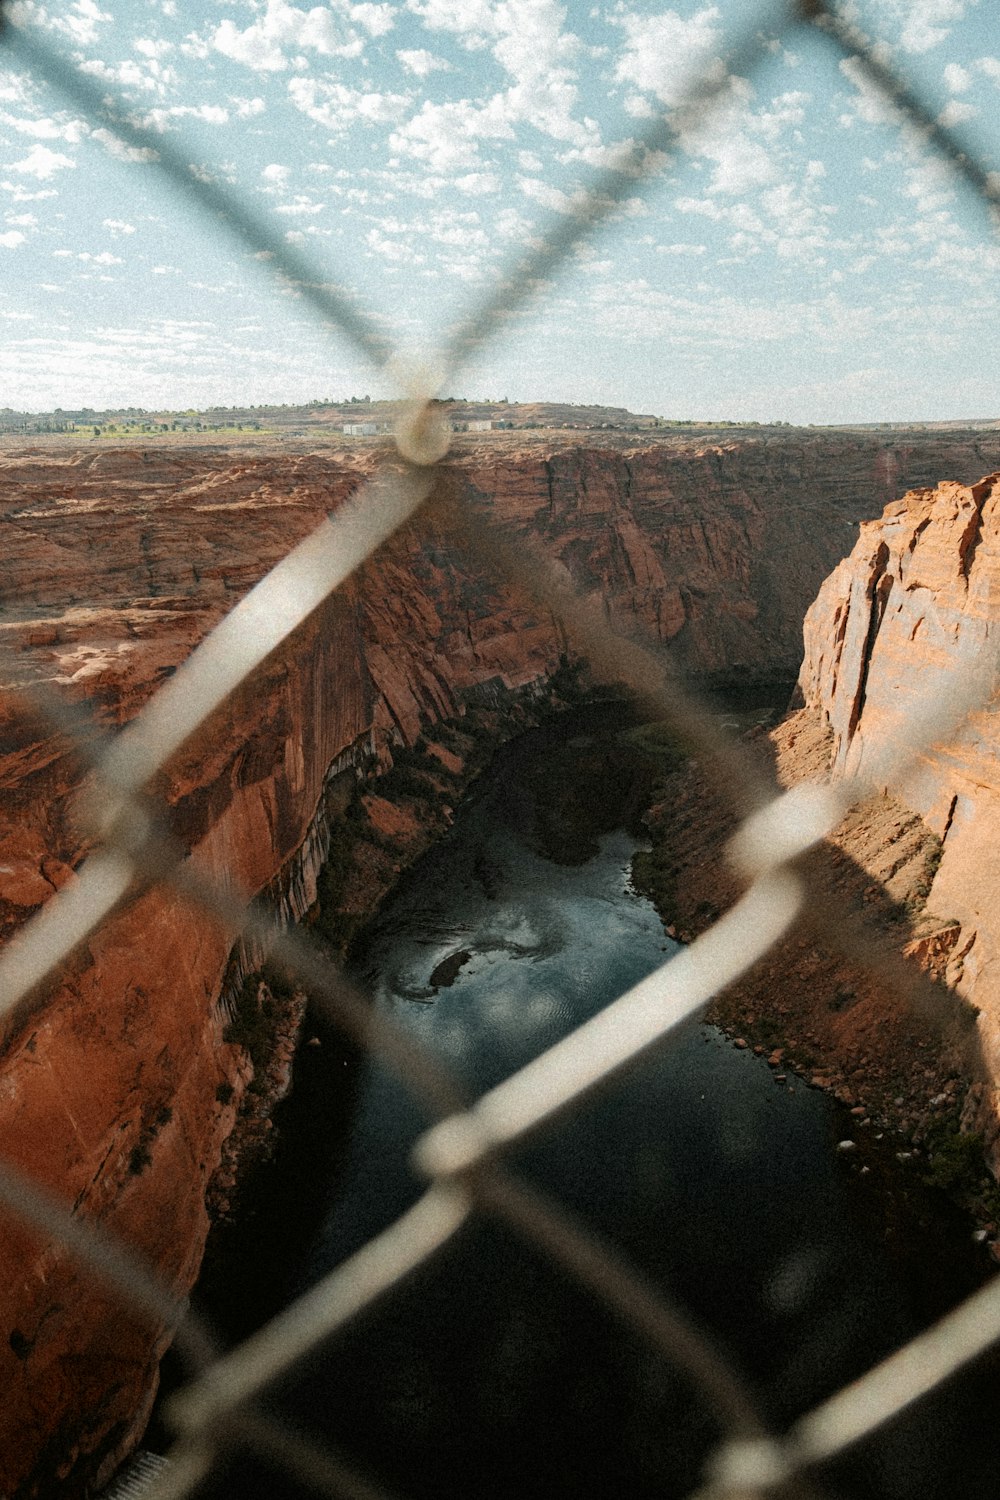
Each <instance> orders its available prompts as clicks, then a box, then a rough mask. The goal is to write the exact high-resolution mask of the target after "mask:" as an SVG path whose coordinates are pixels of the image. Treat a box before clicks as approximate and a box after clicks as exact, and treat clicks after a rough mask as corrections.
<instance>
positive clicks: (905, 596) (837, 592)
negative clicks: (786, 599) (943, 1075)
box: [799, 474, 1000, 1166]
mask: <svg viewBox="0 0 1000 1500" xmlns="http://www.w3.org/2000/svg"><path fill="white" fill-rule="evenodd" d="M998 630H1000V474H993V475H990V476H988V477H987V478H985V479H982V480H981V481H979V482H978V483H975V484H971V485H961V484H956V483H945V484H941V485H939V486H938V487H937V488H936V489H933V490H932V489H920V490H914V491H911V492H910V493H908V494H907V495H905V496H904V497H903V498H902V499H901V500H898V501H896V502H894V503H893V504H891V505H889V506H887V507H886V509H885V512H884V514H883V515H882V517H881V518H880V519H879V520H876V521H872V522H870V523H868V524H866V525H864V526H862V528H861V537H860V539H859V541H858V543H857V545H856V547H855V548H854V551H853V552H852V553H851V555H850V557H848V558H847V559H846V560H845V561H844V562H843V563H841V564H840V566H839V567H838V568H837V569H836V570H835V571H834V573H833V574H832V575H831V576H830V578H828V579H827V581H826V583H824V585H823V587H822V589H821V590H820V593H819V595H818V597H817V599H816V601H815V603H814V605H813V606H812V608H811V609H810V610H809V613H808V615H807V616H806V622H805V641H806V655H805V661H804V663H803V667H802V674H801V677H800V679H799V681H800V687H801V690H802V693H803V696H804V698H805V701H806V704H807V706H810V707H812V708H814V709H816V710H817V711H818V712H820V713H821V714H822V716H823V717H824V718H825V719H826V721H827V722H828V723H829V725H830V727H831V728H832V731H833V761H834V766H835V767H836V768H837V769H838V770H844V771H858V772H861V773H863V774H864V773H866V772H871V773H872V774H874V775H876V776H877V774H878V772H877V767H878V756H879V753H880V752H881V751H882V750H883V749H884V748H885V747H886V746H894V745H900V744H901V745H903V746H905V745H907V744H908V743H909V742H910V741H911V739H912V736H913V733H914V731H913V727H912V726H913V725H914V724H916V723H918V722H919V716H920V714H921V713H922V712H925V711H926V709H927V708H928V706H931V707H935V708H938V709H940V711H941V714H942V720H943V721H947V720H948V719H950V718H951V717H952V709H951V707H950V705H952V704H953V703H954V702H955V701H956V695H961V693H962V691H963V690H964V689H966V688H968V687H972V688H974V689H975V690H976V691H978V690H979V689H980V688H985V689H986V702H985V705H984V706H979V705H978V701H977V706H976V707H975V708H974V709H973V711H972V712H971V713H969V714H967V715H965V714H963V716H962V717H961V719H960V721H959V722H958V724H957V726H955V727H952V726H950V725H946V722H942V724H941V725H940V726H938V729H937V731H936V732H935V735H934V740H935V743H933V744H932V745H931V747H930V748H929V749H928V750H927V751H926V752H925V753H923V754H921V755H920V756H919V758H918V759H917V761H916V763H915V765H913V766H912V767H911V768H910V769H909V771H908V772H907V774H906V775H905V777H904V778H903V779H902V780H901V781H899V782H898V783H897V784H896V785H895V786H894V788H893V790H895V791H897V792H898V794H899V795H900V796H901V797H902V798H903V799H904V800H905V801H906V803H907V804H908V805H909V806H910V807H912V808H913V809H914V810H915V811H917V812H919V813H920V815H921V816H922V817H923V819H924V821H925V822H926V823H927V825H928V826H929V827H930V828H931V829H932V830H933V832H934V833H936V834H937V835H938V837H939V838H940V839H941V840H942V841H943V849H942V853H941V860H940V865H939V866H938V868H937V871H936V874H935V875H934V879H933V884H932V885H931V887H930V892H929V896H928V903H927V905H928V911H929V912H930V913H932V914H934V915H935V916H936V917H937V918H939V919H940V921H941V923H942V925H948V928H949V943H950V946H949V954H950V960H949V962H948V964H947V968H946V977H947V979H948V982H949V983H950V984H952V985H953V986H954V987H955V988H956V989H957V991H958V992H959V994H961V995H962V996H964V997H965V998H966V999H967V1000H968V1001H969V1002H970V1003H971V1004H972V1005H974V1006H975V1007H976V1009H977V1010H978V1011H979V1018H978V1027H979V1036H980V1043H981V1047H982V1054H983V1058H984V1063H985V1078H984V1080H983V1082H982V1083H981V1084H980V1085H979V1086H978V1087H977V1088H976V1089H974V1090H973V1092H972V1097H971V1103H970V1105H969V1106H968V1108H967V1111H966V1123H967V1124H968V1125H969V1126H970V1127H973V1126H974V1127H976V1128H979V1129H981V1130H982V1131H983V1133H984V1135H985V1138H986V1142H987V1146H988V1148H989V1151H990V1154H991V1158H992V1161H993V1163H994V1165H995V1166H1000V1093H998V1089H997V1082H996V1081H997V1080H998V1079H1000V916H998V912H1000V729H998V725H997V713H996V700H995V691H996V682H997V669H998V666H1000V657H998V652H997V640H998ZM956 923H957V924H959V926H958V928H957V929H956V927H955V924H956Z"/></svg>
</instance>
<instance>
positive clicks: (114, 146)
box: [92, 125, 160, 165]
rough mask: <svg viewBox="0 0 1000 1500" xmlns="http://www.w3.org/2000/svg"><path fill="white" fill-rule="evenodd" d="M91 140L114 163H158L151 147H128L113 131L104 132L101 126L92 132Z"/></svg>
mask: <svg viewBox="0 0 1000 1500" xmlns="http://www.w3.org/2000/svg"><path fill="white" fill-rule="evenodd" d="M92 139H93V140H95V141H97V142H98V143H99V144H100V145H102V146H103V147H104V149H105V151H106V152H107V153H108V155H109V156H113V157H114V158H115V160H116V161H128V162H133V163H135V164H136V165H138V164H140V163H142V162H154V161H159V159H160V158H159V155H158V153H157V152H156V151H154V150H153V148H152V146H129V145H127V144H126V143H125V141H122V140H119V138H118V136H116V135H115V133H114V131H113V130H105V128H104V126H103V125H101V126H100V127H99V128H98V129H97V130H95V131H93V132H92Z"/></svg>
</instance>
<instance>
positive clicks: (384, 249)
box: [365, 229, 427, 266]
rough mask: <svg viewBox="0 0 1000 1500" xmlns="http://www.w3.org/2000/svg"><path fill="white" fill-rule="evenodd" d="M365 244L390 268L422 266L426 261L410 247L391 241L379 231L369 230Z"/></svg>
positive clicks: (403, 243)
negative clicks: (386, 262)
mask: <svg viewBox="0 0 1000 1500" xmlns="http://www.w3.org/2000/svg"><path fill="white" fill-rule="evenodd" d="M365 244H366V245H367V246H368V248H369V250H371V251H372V253H373V254H375V255H378V256H380V257H381V258H382V259H383V260H386V261H388V262H389V264H390V265H391V266H422V265H424V264H425V262H426V260H427V257H426V256H425V255H421V254H420V253H419V251H417V250H414V248H413V246H412V245H410V244H408V243H406V242H405V241H403V240H391V239H389V238H388V237H387V236H386V235H384V234H383V233H382V231H381V230H380V229H370V230H369V231H368V233H367V234H366V235H365Z"/></svg>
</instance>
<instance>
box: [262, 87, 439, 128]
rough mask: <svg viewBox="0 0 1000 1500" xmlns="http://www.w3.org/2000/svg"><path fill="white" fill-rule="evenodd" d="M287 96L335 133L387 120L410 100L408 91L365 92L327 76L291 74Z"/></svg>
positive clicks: (399, 114)
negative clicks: (354, 126) (307, 76)
mask: <svg viewBox="0 0 1000 1500" xmlns="http://www.w3.org/2000/svg"><path fill="white" fill-rule="evenodd" d="M288 97H289V98H290V99H291V101H292V103H293V104H294V105H295V108H296V109H299V110H301V111H302V113H303V114H304V115H308V117H309V118H310V119H311V120H315V121H316V123H317V124H318V125H322V126H324V127H325V128H326V129H327V130H330V131H333V132H334V134H337V135H339V134H342V133H343V132H344V131H345V130H347V129H348V128H349V127H350V126H351V125H354V124H355V123H361V124H364V125H385V124H390V123H392V122H393V121H395V120H398V119H399V118H400V116H401V115H402V113H403V111H404V110H405V109H406V108H407V107H408V105H409V103H410V96H409V95H408V94H380V93H377V92H375V91H368V92H366V91H365V90H363V89H352V88H348V87H347V85H346V84H343V83H335V82H333V81H332V80H330V79H327V78H292V79H290V80H289V83H288Z"/></svg>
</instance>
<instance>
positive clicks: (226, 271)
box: [0, 0, 1000, 423]
mask: <svg viewBox="0 0 1000 1500" xmlns="http://www.w3.org/2000/svg"><path fill="white" fill-rule="evenodd" d="M840 9H841V12H842V13H843V14H845V15H846V16H847V18H848V19H849V20H851V21H852V23H853V24H855V25H856V26H858V27H859V28H861V29H862V30H863V31H864V32H865V34H866V35H867V36H868V37H869V38H871V39H872V40H874V41H876V42H877V44H878V47H879V55H880V56H881V57H882V58H883V59H885V60H887V61H890V62H891V63H892V65H893V66H894V67H895V68H896V69H898V71H899V72H900V73H901V74H902V75H903V76H904V77H905V78H906V79H907V80H909V81H910V82H912V83H913V84H915V85H916V86H917V88H918V89H919V91H920V93H921V95H922V97H924V98H925V100H926V101H927V103H928V105H929V106H930V109H931V112H932V113H933V114H934V115H935V117H937V118H938V119H939V120H941V121H942V122H943V123H945V124H947V125H949V126H951V127H953V128H954V129H955V131H956V132H957V133H958V134H959V135H960V136H961V137H962V139H963V140H964V141H965V142H967V143H968V144H969V146H970V147H971V148H972V149H973V150H974V151H975V153H976V155H977V156H978V157H979V158H980V159H982V160H983V161H984V163H985V164H986V166H987V167H988V168H990V169H993V168H996V169H997V170H998V171H1000V19H998V17H997V13H996V8H995V4H994V0H841V4H840ZM10 13H11V15H12V18H13V20H14V22H15V23H16V27H17V28H19V29H21V30H23V31H24V32H26V33H27V34H29V35H37V36H40V37H41V38H42V40H44V42H45V43H46V45H47V46H48V47H50V48H55V49H58V50H59V51H60V52H61V53H62V55H63V56H65V57H67V58H69V59H71V60H72V62H73V63H74V64H75V65H76V66H77V67H78V68H79V69H80V70H81V71H82V73H83V74H84V75H85V77H86V78H87V80H88V81H89V82H90V83H92V84H93V85H95V86H96V87H97V88H98V89H99V91H100V93H101V96H102V97H103V98H104V100H105V101H106V109H107V113H106V114H105V115H104V116H98V117H94V116H91V115H88V114H86V113H84V112H81V109H80V107H79V105H78V104H74V103H73V102H72V101H68V100H67V98H66V97H64V96H62V95H60V94H59V93H58V92H57V91H56V89H55V88H54V87H53V86H52V85H51V84H50V83H48V82H47V81H46V80H45V79H44V78H43V77H41V76H39V74H38V71H37V68H35V69H33V70H32V69H28V68H27V67H26V66H25V64H24V61H23V54H21V53H19V51H18V49H17V45H16V43H15V44H14V45H11V46H8V47H7V48H6V49H4V48H3V47H0V382H2V385H0V406H4V405H6V406H11V407H14V408H15V409H19V410H21V409H23V410H29V411H42V410H52V409H54V408H56V407H62V408H65V409H76V408H79V407H81V406H89V407H93V408H95V409H102V408H105V407H123V406H138V407H144V408H147V409H149V410H155V409H162V408H170V409H185V408H189V407H196V408H201V407H205V406H209V405H213V404H223V405H237V404H240V405H242V404H248V403H252V404H265V403H270V402H289V403H295V402H300V401H309V400H313V399H316V398H322V399H332V400H340V399H345V398H347V397H349V396H351V395H359V396H360V395H363V394H370V395H371V396H372V397H373V398H374V397H378V396H388V395H393V394H395V392H396V390H397V388H398V387H397V386H396V385H394V379H395V377H394V376H393V377H390V376H389V375H388V374H387V373H386V372H385V371H384V370H381V369H379V368H377V367H376V366H375V365H373V364H372V363H371V362H370V361H369V360H368V358H367V357H366V356H364V355H363V354H362V353H359V351H358V350H357V349H356V348H355V347H354V346H353V345H352V344H351V342H350V340H349V339H347V338H346V337H345V336H344V335H343V334H342V333H340V332H338V331H337V330H336V329H334V328H331V327H330V326H328V325H326V324H325V323H324V320H323V319H321V318H318V317H317V316H316V314H315V312H314V311H313V310H311V308H310V307H309V305H308V302H307V299H306V298H305V297H304V296H303V292H302V287H301V285H296V284H295V283H294V282H289V281H288V280H287V278H285V279H283V278H281V277H279V276H276V275H275V274H274V267H273V265H270V264H269V263H268V257H267V255H266V254H262V253H261V252H260V251H255V250H254V249H253V248H251V247H248V246H246V245H244V244H241V243H239V242H238V241H236V240H235V239H234V238H233V237H232V236H231V235H230V234H229V233H228V232H227V231H226V228H225V226H224V224H223V223H222V222H221V220H220V217H219V215H218V214H212V213H206V212H205V210H204V209H203V208H202V207H200V206H199V205H198V204H196V203H194V202H193V201H191V200H190V199H189V198H187V197H186V196H185V195H184V194H183V193H182V192H180V191H179V190H178V189H177V188H176V186H174V185H172V184H171V183H170V182H169V181H167V180H166V179H165V177H164V175H163V173H162V172H161V171H160V170H159V169H158V166H157V157H158V156H159V155H160V154H161V152H162V150H166V149H172V150H173V152H174V153H180V155H181V158H182V160H183V161H184V162H185V163H186V164H188V165H189V166H190V168H191V170H192V171H193V172H194V173H195V174H197V176H198V177H199V178H200V179H202V180H203V181H205V180H208V181H217V182H220V183H222V184H223V185H225V186H226V187H227V188H228V189H230V190H231V191H234V192H236V193H238V194H239V196H240V198H241V199H242V200H243V202H244V203H245V205H246V207H247V208H248V209H249V210H250V211H251V212H252V213H253V214H255V215H259V216H261V217H262V218H263V220H264V221H265V222H266V224H267V225H268V226H269V228H270V231H271V232H272V233H273V234H276V235H277V236H279V237H280V239H281V241H282V242H283V243H285V244H287V245H289V246H291V247H293V248H294V250H295V251H296V252H297V253H299V254H300V255H301V256H304V257H305V258H306V261H307V263H308V265H309V267H310V272H309V275H310V278H312V279H314V280H315V282H316V283H317V284H323V285H331V286H334V287H337V288H343V289H346V290H348V291H349V293H350V295H351V296H352V297H354V298H355V299H356V300H357V302H358V304H359V305H361V306H363V307H364V308H366V309H367V310H369V311H370V313H371V314H372V315H373V316H374V317H375V318H376V320H377V321H378V324H379V326H380V327H381V328H382V329H383V331H384V333H385V334H386V336H387V337H388V338H389V339H390V340H391V342H392V344H393V346H394V347H396V348H397V349H399V350H400V351H401V352H402V353H403V355H404V356H405V358H406V359H407V360H408V361H409V362H410V363H411V364H417V365H421V366H427V367H431V368H434V367H435V361H436V354H437V350H438V348H439V346H440V345H441V342H442V340H443V338H444V336H445V334H446V332H447V330H448V329H449V328H450V327H452V326H453V325H455V324H456V322H457V321H458V320H460V319H462V318H463V317H465V316H467V315H468V313H469V311H470V310H471V309H474V308H476V307H477V306H478V305H479V304H481V303H482V302H484V301H485V300H486V299H488V298H490V297H492V296H494V295H495V294H496V289H497V287H498V285H501V284H516V285H524V284H525V283H524V282H522V281H521V280H520V278H519V277H518V273H517V268H518V266H519V265H520V263H521V262H522V261H523V260H524V259H525V257H526V256H530V255H531V253H532V250H533V249H534V248H535V247H537V246H538V245H540V244H542V243H544V242H545V241H547V239H548V238H549V236H551V235H552V234H553V233H557V232H558V233H563V232H565V231H566V230H567V229H582V228H584V227H585V225H584V223H583V219H582V216H581V212H580V203H581V201H582V200H581V194H582V193H584V192H585V191H586V189H587V186H588V184H589V183H590V182H592V181H593V179H594V175H595V173H597V172H599V171H600V170H601V168H602V167H604V166H606V165H608V164H609V163H611V162H615V161H618V162H621V161H625V162H627V163H628V172H627V174H626V176H625V177H623V178H621V179H620V181H622V182H623V183H624V187H623V191H622V193H621V195H620V197H619V198H618V200H617V202H616V203H615V204H614V205H613V206H609V211H608V212H607V213H606V214H605V215H604V218H603V222H602V223H601V224H600V225H589V226H586V227H587V229H588V232H587V233H585V234H582V235H581V236H579V237H578V238H577V239H576V241H575V243H574V244H573V246H572V249H571V251H570V253H569V254H568V255H567V257H566V258H565V260H564V261H563V262H562V263H561V264H560V265H559V266H558V267H556V268H554V269H553V270H551V273H550V274H546V275H539V274H538V271H537V268H535V270H534V272H533V273H532V275H531V278H530V282H529V283H528V284H530V287H531V294H530V295H529V296H527V297H526V298H524V299H523V300H522V301H521V302H520V303H519V305H518V306H517V307H516V308H514V309H512V310H510V311H509V312H508V313H507V314H506V315H505V316H504V318H503V320H502V325H501V327H500V328H499V329H498V330H496V331H495V332H494V334H493V336H492V337H491V338H489V339H488V340H487V341H486V343H485V344H484V345H483V347H482V348H481V349H480V350H478V351H477V352H476V353H475V355H474V357H472V358H471V359H470V361H469V362H468V363H466V364H464V365H462V366H461V367H459V368H457V369H449V370H448V373H447V375H446V377H445V386H444V389H443V394H447V395H455V396H460V397H466V398H470V399H472V398H482V399H500V398H502V397H505V396H506V397H507V398H508V399H509V400H511V401H539V400H540V401H544V400H549V401H575V402H581V403H591V402H599V403H602V404H607V405H616V406H627V407H629V408H631V409H632V410H633V411H637V412H648V413H653V414H655V415H657V416H661V417H666V418H669V419H674V420H686V419H691V420H716V419H728V420H734V421H738V420H747V421H789V422H795V423H809V422H814V423H836V422H874V421H940V420H947V419H949V418H962V417H965V418H984V417H991V416H992V417H995V416H998V415H1000V360H998V359H997V357H996V350H997V349H998V348H1000V281H998V275H997V273H998V270H1000V239H998V230H997V227H996V223H995V222H994V221H992V220H991V216H990V213H989V211H988V210H987V209H986V208H985V207H984V205H983V204H982V203H981V202H980V201H979V200H978V198H977V197H976V196H975V195H974V194H973V193H972V191H971V190H970V189H968V188H967V187H966V186H965V185H964V184H963V183H961V182H959V181H956V179H955V177H954V176H953V175H952V174H951V173H950V172H949V169H948V168H947V167H946V166H944V165H943V164H942V163H941V161H940V160H939V159H938V158H937V157H936V156H935V155H934V154H933V153H932V152H931V151H930V149H929V147H928V146H927V144H926V142H925V141H924V140H922V139H921V138H920V137H919V135H918V134H917V133H916V132H915V131H914V130H913V129H912V127H905V126H904V127H902V128H901V127H900V124H899V122H898V121H897V120H896V119H895V118H894V117H893V115H892V112H891V110H889V109H888V108H887V107H886V105H885V103H884V101H882V100H881V99H880V98H879V97H878V96H877V95H876V94H875V93H874V92H873V91H872V88H871V86H870V84H868V83H866V81H865V79H864V78H863V76H862V75H861V74H860V73H859V70H858V68H857V66H856V64H854V63H852V62H850V61H847V60H845V59H844V58H843V57H842V55H841V54H839V53H837V52H835V50H834V49H833V48H832V47H831V46H830V44H829V43H828V42H826V41H824V40H823V39H822V38H820V37H818V36H817V35H815V33H814V32H813V31H812V30H811V29H810V28H806V27H803V26H795V27H790V28H789V27H783V26H782V24H781V17H782V16H783V14H784V7H783V5H781V4H779V3H778V0H718V3H716V4H704V3H700V0H675V4H674V5H672V6H669V7H663V6H661V5H659V4H656V3H630V0H610V3H596V4H594V3H583V4H576V3H566V4H560V3H556V0H329V3H326V4H315V5H312V4H310V3H309V0H302V3H295V0H199V3H198V4H186V3H184V0H132V3H124V0H65V3H56V0H53V3H51V4H49V5H42V4H39V3H36V0H18V3H15V4H13V5H11V6H10ZM748 23H749V24H750V26H751V31H750V35H751V36H753V35H754V29H755V33H756V42H755V44H754V47H753V49H752V51H753V54H754V55H753V58H752V59H751V58H750V57H749V56H748V54H747V53H746V51H745V50H744V51H743V52H742V53H737V52H736V51H735V50H734V49H735V48H736V47H738V46H739V44H740V39H741V38H742V37H744V36H745V35H746V34H747V28H748ZM701 76H704V77H707V78H709V79H711V80H712V83H713V87H714V88H715V90H716V95H715V102H714V105H713V106H712V108H711V109H710V110H709V111H708V112H707V114H705V115H704V116H703V117H702V118H699V119H698V120H692V119H690V118H689V117H686V116H685V115H684V114H683V113H680V112H679V106H680V102H681V100H682V98H683V95H684V90H685V88H687V87H688V86H689V84H690V82H691V80H692V79H693V78H696V77H701ZM116 114H118V115H121V114H124V115H125V116H127V117H128V118H130V119H132V120H133V121H136V122H138V123H139V124H140V125H142V126H143V127H144V128H145V129H146V130H147V131H149V132H150V139H149V141H148V142H147V143H146V144H145V145H144V146H143V147H141V148H137V147H136V146H135V145H134V144H133V145H129V146H126V145H123V143H122V142H121V140H120V139H119V138H118V137H117V136H116V135H115V133H114V131H113V129H112V128H111V125H112V123H113V120H114V118H115V116H116ZM663 119H666V120H667V122H668V123H671V124H673V125H675V126H677V127H679V130H678V133H677V134H676V135H675V137H674V139H673V141H672V144H671V146H670V149H669V151H666V150H658V151H656V152H655V153H650V152H649V151H645V150H644V148H643V147H642V146H641V140H642V137H643V135H644V133H645V132H647V131H649V130H650V129H651V128H652V127H654V126H655V124H656V122H657V121H658V120H663ZM158 143H162V145H161V146H160V147H159V149H158ZM630 143H632V144H631V145H630Z"/></svg>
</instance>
